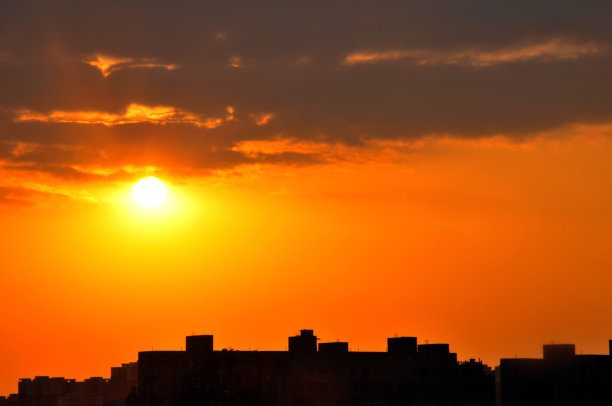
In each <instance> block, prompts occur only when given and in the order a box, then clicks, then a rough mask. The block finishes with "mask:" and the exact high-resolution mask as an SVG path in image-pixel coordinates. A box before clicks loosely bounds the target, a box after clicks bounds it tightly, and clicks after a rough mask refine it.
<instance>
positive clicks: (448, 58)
mask: <svg viewBox="0 0 612 406" xmlns="http://www.w3.org/2000/svg"><path fill="white" fill-rule="evenodd" d="M604 48H605V47H604V46H602V45H600V44H596V43H593V42H589V43H583V44H576V43H573V42H570V41H563V40H552V41H548V42H543V43H538V44H529V45H522V46H513V47H508V48H502V49H493V50H478V49H463V50H456V51H453V50H451V51H444V50H433V49H429V50H419V49H415V50H389V51H374V52H367V51H363V52H354V53H351V54H349V55H347V56H346V57H345V58H344V64H346V65H358V64H364V63H382V62H392V61H398V60H409V61H411V62H412V63H414V64H416V65H422V66H426V65H464V66H473V67H478V68H482V67H487V66H492V65H496V64H501V63H512V62H526V61H530V60H549V61H550V60H564V59H577V58H579V57H581V56H585V55H592V54H597V53H599V52H602V51H603V50H604Z"/></svg>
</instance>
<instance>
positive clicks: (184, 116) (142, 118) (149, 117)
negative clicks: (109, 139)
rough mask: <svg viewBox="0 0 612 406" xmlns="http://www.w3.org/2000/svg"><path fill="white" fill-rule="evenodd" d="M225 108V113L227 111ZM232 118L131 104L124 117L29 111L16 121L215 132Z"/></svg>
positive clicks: (22, 112) (59, 111) (84, 112)
mask: <svg viewBox="0 0 612 406" xmlns="http://www.w3.org/2000/svg"><path fill="white" fill-rule="evenodd" d="M229 109H230V108H229V107H228V111H229ZM231 111H232V115H231V116H230V115H228V117H226V118H225V119H223V118H215V117H203V116H201V115H198V114H194V113H191V112H188V111H184V110H180V109H177V108H175V107H171V106H144V105H141V104H130V105H129V106H128V107H127V109H126V111H125V112H124V113H123V114H115V113H108V112H104V111H64V110H54V111H52V112H50V113H39V112H35V111H31V110H19V111H17V116H16V117H15V121H17V122H25V121H39V122H46V123H78V124H103V125H107V126H113V125H121V124H134V123H151V124H193V125H195V126H198V127H204V128H211V129H212V128H216V127H219V126H220V125H222V124H223V123H224V122H225V121H226V120H233V111H234V110H233V108H231Z"/></svg>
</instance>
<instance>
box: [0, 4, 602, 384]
mask: <svg viewBox="0 0 612 406" xmlns="http://www.w3.org/2000/svg"><path fill="white" fill-rule="evenodd" d="M611 14H612V3H610V2H609V1H589V2H582V3H580V4H578V3H577V2H571V1H559V0H557V1H537V2H533V1H521V0H517V1H513V2H491V1H484V0H470V1H463V2H456V1H450V0H430V1H397V0H377V1H361V0H355V1H350V2H349V1H340V0H326V1H318V0H312V1H308V2H306V1H302V2H298V1H295V2H267V1H261V2H253V1H233V0H227V1H224V2H211V1H203V0H200V1H181V2H164V1H153V0H148V1H114V0H109V1H104V2H98V1H95V2H83V1H77V0H66V1H59V2H46V1H27V0H24V1H4V2H2V3H0V89H1V91H0V230H1V232H0V269H1V272H0V287H1V288H2V294H0V315H1V320H2V322H1V324H0V365H1V367H0V394H8V393H12V392H16V390H17V381H18V379H19V378H21V377H33V376H35V375H50V376H66V377H73V378H78V379H82V378H86V377H89V376H109V374H110V367H111V366H115V365H120V364H121V363H122V362H129V361H136V359H137V353H138V351H143V350H150V349H152V348H153V349H160V350H161V349H176V350H179V349H181V348H184V337H185V336H186V335H189V334H194V333H195V334H214V335H215V348H216V349H221V348H229V347H232V348H235V349H243V350H248V349H255V348H258V349H260V350H284V349H286V347H287V337H288V336H289V335H294V334H296V333H297V331H298V330H299V329H301V328H311V329H314V330H315V334H317V335H318V336H319V337H320V338H321V339H322V341H335V340H338V339H339V340H344V341H349V343H350V347H351V349H352V350H354V351H357V350H360V351H384V350H385V348H386V338H387V337H392V336H394V335H396V334H397V335H405V336H417V337H418V340H419V343H424V342H431V343H434V342H447V343H450V347H451V351H454V352H457V353H458V356H459V359H468V358H481V359H483V360H484V361H485V362H487V363H489V364H490V365H497V364H498V363H499V359H500V357H515V356H519V357H539V356H541V345H542V344H544V343H551V342H557V343H559V342H569V343H575V344H576V348H577V351H578V352H584V353H607V351H608V340H609V339H612V298H611V297H610V295H609V286H611V285H610V284H611V283H612V274H611V270H612V250H610V242H611V241H612V210H611V207H612V160H611V159H610V157H611V156H612V75H610V69H611V67H612V31H611V30H610V29H609V16H610V15H611ZM145 176H155V177H157V178H159V179H161V180H162V181H163V182H164V184H165V185H166V187H167V190H168V199H167V202H166V203H165V204H164V205H163V206H160V207H158V208H143V207H141V206H139V205H138V204H136V203H135V202H134V199H133V197H132V189H133V187H134V185H135V184H136V183H137V182H138V181H139V180H140V179H142V178H143V177H145Z"/></svg>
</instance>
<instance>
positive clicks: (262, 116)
mask: <svg viewBox="0 0 612 406" xmlns="http://www.w3.org/2000/svg"><path fill="white" fill-rule="evenodd" d="M251 118H252V119H253V121H254V122H255V124H257V125H265V124H267V123H268V121H270V120H272V119H273V118H274V114H273V113H259V114H251Z"/></svg>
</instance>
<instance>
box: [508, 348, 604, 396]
mask: <svg viewBox="0 0 612 406" xmlns="http://www.w3.org/2000/svg"><path fill="white" fill-rule="evenodd" d="M609 346H610V352H609V353H608V355H578V354H576V349H575V346H574V344H547V345H544V346H543V351H542V352H543V358H541V359H529V358H508V359H502V360H501V362H500V367H499V371H500V379H499V381H500V388H499V391H500V394H499V395H500V396H499V397H500V400H501V404H502V405H503V406H515V405H522V406H530V405H534V406H535V405H538V406H539V405H551V406H565V405H568V406H569V405H572V406H579V405H585V406H586V405H588V406H598V405H612V356H611V355H612V340H610V341H609Z"/></svg>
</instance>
